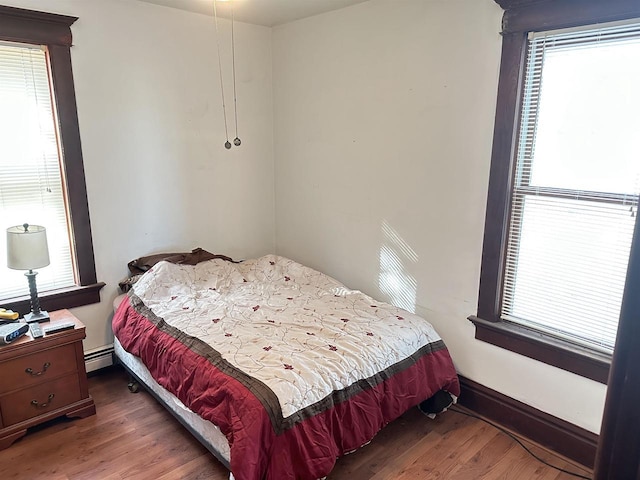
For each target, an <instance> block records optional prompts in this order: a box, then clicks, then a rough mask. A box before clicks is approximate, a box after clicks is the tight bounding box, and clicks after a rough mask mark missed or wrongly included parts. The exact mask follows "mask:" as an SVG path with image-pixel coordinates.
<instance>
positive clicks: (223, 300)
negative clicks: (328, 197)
mask: <svg viewBox="0 0 640 480" xmlns="http://www.w3.org/2000/svg"><path fill="white" fill-rule="evenodd" d="M169 260H170V261H166V260H161V261H158V262H157V263H154V264H153V266H152V267H150V268H148V269H147V270H146V273H144V274H143V275H141V276H139V278H138V279H137V281H136V282H135V283H134V284H133V286H132V288H131V290H130V291H129V292H128V294H127V297H126V298H125V299H124V301H122V303H121V304H120V306H119V307H118V309H117V311H116V313H115V314H114V318H113V331H114V336H115V342H114V349H115V354H116V356H117V358H118V360H119V361H120V363H122V364H123V365H124V366H125V368H127V370H128V371H129V372H130V373H132V374H133V376H134V378H136V379H137V380H139V381H140V382H141V383H143V384H144V385H145V387H147V388H148V389H149V390H150V391H151V392H153V394H154V396H155V397H156V398H157V399H158V400H159V401H160V402H161V403H163V404H164V405H165V406H166V407H167V408H168V409H169V410H170V411H171V412H172V413H173V414H174V415H175V416H176V417H178V418H179V419H180V421H181V422H182V423H183V425H185V426H186V427H187V428H188V429H189V430H190V431H191V432H192V433H194V434H195V435H196V436H197V438H198V439H199V440H200V441H201V442H202V443H203V444H205V446H207V448H209V450H210V451H211V452H212V453H214V454H215V455H216V456H217V457H218V458H219V459H220V460H221V461H222V462H223V463H224V464H225V466H227V467H228V468H229V469H230V470H231V476H232V478H235V479H236V480H262V479H265V480H275V479H278V480H285V479H291V480H293V479H301V480H304V479H308V480H315V479H319V478H324V477H326V476H327V475H328V474H329V473H330V471H331V469H332V467H333V465H334V464H335V461H336V459H337V458H338V457H339V456H341V455H344V454H347V453H349V452H352V451H354V450H356V449H358V448H360V447H361V446H363V445H365V444H366V443H368V442H369V441H370V440H371V439H372V438H373V436H374V435H375V434H376V433H377V432H378V431H379V430H380V429H381V428H382V427H383V426H384V425H386V424H387V423H389V422H391V421H392V420H394V419H396V418H397V417H399V416H400V415H401V414H403V413H404V412H405V411H406V410H408V409H409V408H411V407H414V406H416V405H419V404H421V402H424V401H425V400H427V399H430V398H435V397H437V396H438V395H442V394H443V393H446V396H447V397H448V398H453V399H455V398H456V397H457V396H458V395H459V393H460V386H459V383H458V378H457V375H456V371H455V368H454V366H453V363H452V361H451V358H450V356H449V352H448V350H447V348H446V346H445V344H444V343H443V341H442V339H441V338H440V336H439V335H438V334H437V333H436V332H435V330H434V329H433V327H432V326H431V325H430V324H429V323H428V322H427V321H426V320H424V319H422V318H420V317H418V316H416V315H414V314H412V313H410V312H408V311H405V310H402V309H399V308H397V307H394V306H392V305H389V304H386V303H382V302H378V301H375V300H373V299H372V298H371V297H369V296H367V295H365V294H363V293H362V292H359V291H357V290H350V289H348V288H346V287H345V286H344V285H342V284H341V283H340V282H338V281H336V280H334V279H333V278H331V277H329V276H327V275H324V274H322V273H320V272H318V271H316V270H313V269H311V268H308V267H305V266H303V265H301V264H299V263H296V262H295V261H292V260H290V259H287V258H284V257H280V256H276V255H267V256H264V257H260V258H257V259H251V260H246V261H243V262H239V263H236V262H233V261H231V259H228V257H222V256H219V257H218V258H211V259H208V260H207V259H205V260H203V261H197V262H195V264H193V265H189V264H184V263H181V262H179V261H178V262H175V261H171V259H169ZM427 403H428V402H427Z"/></svg>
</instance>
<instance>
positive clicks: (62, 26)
mask: <svg viewBox="0 0 640 480" xmlns="http://www.w3.org/2000/svg"><path fill="white" fill-rule="evenodd" d="M75 20H76V19H75V18H73V17H65V16H62V15H54V14H47V13H40V12H32V11H28V10H22V9H17V8H11V7H0V218H1V219H2V225H0V229H2V235H1V238H0V251H2V252H5V251H6V246H5V240H6V239H5V234H4V230H5V229H6V228H7V227H10V226H13V225H19V224H22V223H24V222H29V223H33V224H40V225H44V226H45V227H46V228H47V237H48V241H49V251H50V252H49V253H50V258H51V265H50V266H48V267H46V268H44V269H42V270H40V271H39V272H38V273H39V275H38V279H37V282H38V291H39V296H40V299H41V303H42V306H43V308H49V309H52V310H53V309H58V308H70V307H74V306H79V305H84V304H88V303H95V302H99V301H100V297H99V290H100V288H101V287H102V286H103V285H104V284H101V283H97V282H96V274H95V265H94V258H93V246H92V240H91V228H90V223H89V212H88V207H87V197H86V187H85V182H84V169H83V165H82V153H81V149H80V137H79V131H78V121H77V113H76V106H75V93H74V89H73V78H72V72H71V62H70V45H71V31H70V28H69V26H70V25H71V24H72V23H73V22H74V21H75ZM3 263H4V262H3ZM22 273H23V272H18V271H14V270H9V269H7V268H6V264H2V265H0V304H2V305H3V306H8V307H10V308H13V309H15V310H18V311H21V312H23V313H24V312H26V311H28V310H29V301H28V287H27V282H26V280H25V279H24V276H23V275H22Z"/></svg>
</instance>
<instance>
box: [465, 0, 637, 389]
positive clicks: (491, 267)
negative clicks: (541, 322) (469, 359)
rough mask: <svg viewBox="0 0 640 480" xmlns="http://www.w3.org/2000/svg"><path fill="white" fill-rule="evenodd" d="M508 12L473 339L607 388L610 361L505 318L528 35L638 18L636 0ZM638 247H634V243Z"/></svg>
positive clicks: (547, 2)
mask: <svg viewBox="0 0 640 480" xmlns="http://www.w3.org/2000/svg"><path fill="white" fill-rule="evenodd" d="M495 1H496V3H498V4H499V5H500V6H501V7H502V8H503V9H504V10H505V12H504V16H503V19H502V61H501V65H500V76H499V82H498V99H497V104H496V118H495V125H494V133H493V149H492V152H491V168H490V173H489V175H490V176H489V191H488V196H487V210H486V218H485V231H484V243H483V250H482V267H481V272H480V290H479V295H478V312H477V315H473V316H471V317H469V320H471V321H472V322H473V323H474V324H475V327H476V338H477V339H478V340H482V341H485V342H488V343H491V344H493V345H497V346H499V347H502V348H505V349H507V350H511V351H513V352H516V353H519V354H522V355H526V356H527V357H530V358H533V359H536V360H539V361H541V362H544V363H547V364H550V365H553V366H556V367H558V368H562V369H564V370H568V371H570V372H573V373H575V374H578V375H581V376H583V377H586V378H590V379H592V380H595V381H598V382H601V383H605V384H606V383H607V378H608V375H609V368H610V365H611V356H610V355H607V354H603V353H599V352H596V351H593V350H590V349H588V348H584V347H580V346H576V345H574V344H572V343H569V342H566V341H563V340H560V339H556V338H554V337H552V336H549V335H546V334H544V333H541V332H538V331H535V330H533V329H529V328H526V327H524V326H520V325H516V324H513V323H509V322H504V321H502V320H501V319H500V308H501V292H502V282H503V274H504V263H505V250H506V242H507V232H508V227H509V213H510V207H511V206H510V201H511V200H510V199H511V189H512V182H513V175H514V172H513V170H514V165H515V155H516V143H517V136H518V124H519V115H520V102H521V94H522V88H523V72H524V68H525V61H526V49H527V34H528V32H531V31H545V30H554V29H559V28H568V27H577V26H586V25H593V24H596V23H603V22H612V21H618V20H626V19H633V18H640V2H639V1H637V0H608V1H606V2H603V1H600V0H495ZM636 244H637V242H636Z"/></svg>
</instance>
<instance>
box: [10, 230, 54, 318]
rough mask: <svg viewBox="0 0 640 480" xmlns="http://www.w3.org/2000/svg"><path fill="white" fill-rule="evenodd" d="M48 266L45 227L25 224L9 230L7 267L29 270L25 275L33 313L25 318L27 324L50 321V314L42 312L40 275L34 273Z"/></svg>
mask: <svg viewBox="0 0 640 480" xmlns="http://www.w3.org/2000/svg"><path fill="white" fill-rule="evenodd" d="M47 265H49V248H48V246H47V231H46V229H45V228H44V227H42V226H40V225H29V224H28V223H25V224H23V225H17V226H15V227H9V228H8V229H7V267H9V268H11V269H13V270H29V271H28V272H27V273H25V276H26V277H27V279H28V281H29V293H30V295H31V313H27V314H26V315H25V316H24V319H25V320H26V321H27V323H34V322H38V323H41V322H48V321H49V314H48V313H47V312H45V311H42V310H40V300H38V290H37V289H36V275H37V274H38V273H37V272H34V271H33V269H34V268H42V267H46V266H47Z"/></svg>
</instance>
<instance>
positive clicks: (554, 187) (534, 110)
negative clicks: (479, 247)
mask: <svg viewBox="0 0 640 480" xmlns="http://www.w3.org/2000/svg"><path fill="white" fill-rule="evenodd" d="M639 86H640V24H638V23H636V24H608V25H602V26H600V27H599V28H597V29H595V28H594V29H589V30H585V29H583V30H575V29H574V30H565V31H554V32H540V33H532V34H530V37H529V48H528V55H527V64H526V72H525V85H524V90H523V100H522V112H521V118H520V131H519V138H518V146H517V147H518V148H517V160H516V171H515V178H514V186H513V193H512V199H511V205H512V206H511V218H510V225H509V232H508V247H507V252H506V262H505V276H504V284H503V294H502V319H504V320H507V321H511V322H516V323H519V324H523V325H525V326H528V327H531V328H534V329H537V330H541V331H544V332H547V333H550V334H552V335H556V336H559V337H561V338H564V339H567V340H570V341H573V342H575V343H578V344H581V345H585V346H588V347H591V348H594V349H597V350H600V351H604V352H612V350H613V347H614V343H615V337H616V332H617V326H618V318H619V316H620V306H621V302H622V295H623V290H624V284H625V277H626V271H627V264H628V260H629V253H630V247H631V240H632V236H633V228H634V225H635V222H636V218H637V206H638V194H639V192H640V115H639V114H638V112H640V87H639Z"/></svg>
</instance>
